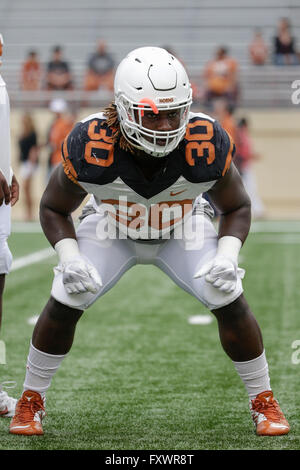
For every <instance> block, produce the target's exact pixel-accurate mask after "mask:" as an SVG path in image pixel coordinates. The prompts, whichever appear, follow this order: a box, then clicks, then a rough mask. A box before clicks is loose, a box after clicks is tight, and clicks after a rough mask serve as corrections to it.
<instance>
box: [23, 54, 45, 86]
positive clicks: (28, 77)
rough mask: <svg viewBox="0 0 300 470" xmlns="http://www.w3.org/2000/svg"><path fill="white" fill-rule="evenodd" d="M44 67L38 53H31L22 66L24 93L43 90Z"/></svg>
mask: <svg viewBox="0 0 300 470" xmlns="http://www.w3.org/2000/svg"><path fill="white" fill-rule="evenodd" d="M41 79H42V66H41V64H40V61H39V59H38V55H37V52H36V51H34V50H32V51H29V53H28V56H27V59H26V60H25V62H24V63H23V65H22V71H21V89H22V90H24V91H36V90H40V88H41Z"/></svg>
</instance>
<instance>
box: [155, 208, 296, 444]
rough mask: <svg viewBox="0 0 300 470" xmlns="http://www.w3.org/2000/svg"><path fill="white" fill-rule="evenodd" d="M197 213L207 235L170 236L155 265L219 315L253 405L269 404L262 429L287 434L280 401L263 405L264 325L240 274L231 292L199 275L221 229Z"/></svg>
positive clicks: (265, 432)
mask: <svg viewBox="0 0 300 470" xmlns="http://www.w3.org/2000/svg"><path fill="white" fill-rule="evenodd" d="M197 217H198V221H199V222H200V225H201V224H202V228H203V237H202V239H201V237H200V239H198V241H197V243H190V242H188V241H187V240H186V239H185V238H184V237H183V239H181V240H180V239H178V240H176V239H171V240H168V241H166V242H165V243H164V244H162V246H161V248H160V250H159V252H158V254H157V257H156V262H155V264H156V265H157V266H158V267H159V268H160V269H162V270H163V271H164V272H165V273H166V274H168V275H169V276H170V277H171V278H172V279H173V280H174V281H175V283H176V284H178V285H179V286H180V287H182V288H183V289H184V290H186V291H187V292H188V293H190V294H192V295H193V296H194V297H196V298H197V299H198V300H200V301H201V302H202V303H203V304H204V305H205V306H206V307H207V308H208V309H209V310H211V311H212V313H213V314H214V315H215V316H216V318H217V320H218V325H219V332H220V339H221V342H222V345H223V348H224V350H225V351H226V353H227V354H228V355H229V357H230V358H231V359H232V360H233V363H234V366H235V368H236V370H237V372H238V374H239V375H240V377H241V379H242V381H243V382H244V384H245V387H246V390H247V392H248V395H249V400H250V408H251V409H253V407H256V408H255V409H256V410H257V409H258V408H259V409H263V408H264V412H263V413H261V415H260V417H259V418H258V421H259V422H261V420H264V422H266V423H267V424H265V425H264V427H263V429H262V425H259V426H258V425H257V427H256V432H257V434H259V435H279V434H285V433H286V432H288V431H289V427H287V425H286V422H285V421H284V419H283V418H282V417H281V414H280V413H281V412H280V411H279V410H280V409H279V407H278V408H277V409H276V411H274V410H275V408H276V406H277V405H276V403H277V402H276V401H275V402H274V400H273V399H270V403H269V404H268V405H266V406H265V403H264V402H263V405H262V404H261V402H262V401H263V399H262V398H261V397H263V396H264V395H260V394H264V393H269V392H270V393H271V394H272V391H271V388H270V380H269V372H268V364H267V361H266V357H265V352H264V349H263V341H262V335H261V332H260V328H259V326H258V324H257V322H256V320H255V318H254V316H253V314H252V312H251V310H250V308H249V305H248V304H247V302H246V300H245V298H244V296H243V286H242V282H241V279H238V281H237V285H236V288H235V290H234V291H233V292H232V293H225V292H222V291H220V290H219V289H218V288H216V287H214V286H213V285H212V284H210V283H208V282H206V281H205V278H203V277H202V278H197V279H194V274H195V272H196V271H197V270H198V269H199V268H200V267H201V266H202V265H204V263H206V262H207V261H209V260H210V259H213V258H214V256H215V254H216V251H217V234H216V232H215V229H214V227H213V226H212V223H211V221H210V220H209V219H208V218H207V217H205V216H201V215H199V216H197ZM259 398H260V400H259ZM253 400H254V401H253ZM255 400H256V401H255ZM257 400H259V401H257ZM258 403H259V404H258ZM275 405H276V406H275ZM270 410H272V411H271V413H270ZM253 416H254V414H253V413H252V417H253ZM255 416H259V415H255ZM253 419H254V418H253ZM274 423H276V424H274ZM258 424H259V423H258Z"/></svg>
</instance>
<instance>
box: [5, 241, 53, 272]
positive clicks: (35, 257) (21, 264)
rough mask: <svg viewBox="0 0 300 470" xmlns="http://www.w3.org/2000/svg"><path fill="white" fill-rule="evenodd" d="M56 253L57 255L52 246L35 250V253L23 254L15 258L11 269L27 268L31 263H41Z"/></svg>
mask: <svg viewBox="0 0 300 470" xmlns="http://www.w3.org/2000/svg"><path fill="white" fill-rule="evenodd" d="M54 255H56V252H55V251H54V249H53V248H52V247H50V248H45V249H43V250H39V251H35V252H34V253H30V254H29V255H26V256H21V257H20V258H16V259H15V260H13V262H12V267H11V271H17V270H18V269H21V268H25V267H26V266H30V265H31V264H35V263H39V262H40V261H43V260H45V259H48V258H51V256H54Z"/></svg>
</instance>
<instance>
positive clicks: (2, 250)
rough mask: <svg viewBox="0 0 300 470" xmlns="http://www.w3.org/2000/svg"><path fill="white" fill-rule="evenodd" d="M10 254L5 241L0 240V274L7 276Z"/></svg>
mask: <svg viewBox="0 0 300 470" xmlns="http://www.w3.org/2000/svg"><path fill="white" fill-rule="evenodd" d="M12 260H13V257H12V254H11V251H10V249H9V247H8V244H7V241H6V240H0V274H8V273H9V271H10V268H11V264H12Z"/></svg>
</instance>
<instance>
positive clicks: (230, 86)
mask: <svg viewBox="0 0 300 470" xmlns="http://www.w3.org/2000/svg"><path fill="white" fill-rule="evenodd" d="M237 72H238V63H237V61H236V60H235V59H233V58H232V57H229V56H228V52H227V48H226V47H223V46H222V47H219V48H218V49H217V52H216V56H215V58H214V59H213V60H211V61H210V62H208V64H207V65H206V67H205V69H204V80H205V95H206V102H207V104H208V105H209V104H211V102H212V101H213V100H214V99H216V98H226V99H227V100H229V101H231V102H232V103H235V102H236V101H237V94H238V88H237V85H238V84H237Z"/></svg>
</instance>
